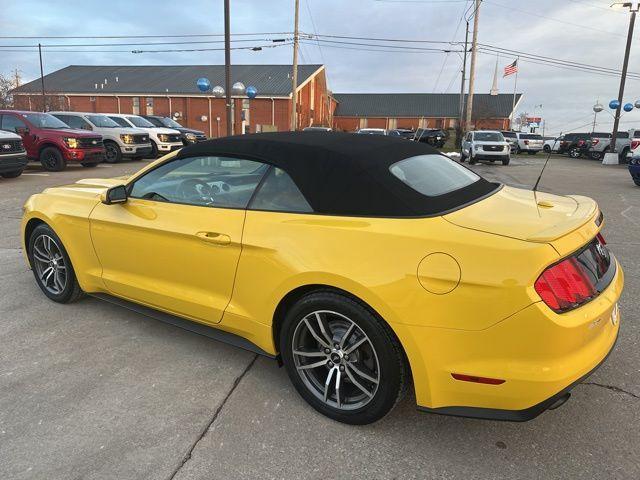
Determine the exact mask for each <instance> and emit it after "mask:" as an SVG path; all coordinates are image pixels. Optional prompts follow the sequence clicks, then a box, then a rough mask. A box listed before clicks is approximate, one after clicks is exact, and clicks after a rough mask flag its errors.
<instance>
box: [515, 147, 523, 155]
mask: <svg viewBox="0 0 640 480" xmlns="http://www.w3.org/2000/svg"><path fill="white" fill-rule="evenodd" d="M521 153H522V149H521V148H520V147H516V154H517V155H520V154H521Z"/></svg>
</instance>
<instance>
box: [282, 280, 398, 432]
mask: <svg viewBox="0 0 640 480" xmlns="http://www.w3.org/2000/svg"><path fill="white" fill-rule="evenodd" d="M281 331H282V334H281V336H280V352H281V355H282V359H283V362H284V365H285V367H286V369H287V373H288V374H289V377H290V379H291V381H292V383H293V385H294V386H295V388H296V390H297V391H298V393H299V394H300V395H301V396H302V397H303V398H304V399H305V400H306V401H307V402H308V403H309V404H310V405H311V406H312V407H313V408H315V409H316V410H317V411H319V412H320V413H322V414H323V415H326V416H328V417H329V418H332V419H334V420H337V421H339V422H344V423H350V424H356V425H362V424H367V423H371V422H375V421H377V420H379V419H381V418H382V417H384V416H385V415H386V414H387V413H389V412H390V411H391V409H392V408H393V407H394V406H395V405H396V403H397V402H398V401H399V400H400V398H402V396H403V394H404V393H405V391H406V387H407V384H408V377H409V369H408V367H407V362H406V360H405V356H404V352H403V350H402V348H401V346H400V343H399V341H398V339H397V338H396V337H395V335H394V333H393V332H392V331H391V329H390V328H389V327H388V326H387V325H386V324H385V323H384V322H383V321H382V320H381V319H380V318H378V317H377V316H376V315H375V314H374V313H372V312H371V311H369V309H367V308H366V307H365V306H363V305H361V304H360V303H359V302H357V301H355V300H352V299H350V298H347V297H345V296H342V295H339V294H337V293H333V292H317V293H313V294H310V295H308V296H306V297H303V298H302V299H301V300H300V301H298V302H297V303H296V304H295V305H294V306H293V307H292V308H291V309H289V311H288V312H287V315H286V317H285V320H284V323H283V325H282V329H281Z"/></svg>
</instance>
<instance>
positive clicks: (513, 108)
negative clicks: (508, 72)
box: [509, 57, 520, 131]
mask: <svg viewBox="0 0 640 480" xmlns="http://www.w3.org/2000/svg"><path fill="white" fill-rule="evenodd" d="M519 63H520V57H518V58H517V59H516V81H515V82H514V83H513V105H512V107H511V125H509V126H510V127H511V131H513V116H514V115H515V110H516V92H517V91H518V72H519V71H520V65H518V64H519Z"/></svg>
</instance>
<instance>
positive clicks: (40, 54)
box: [38, 44, 47, 112]
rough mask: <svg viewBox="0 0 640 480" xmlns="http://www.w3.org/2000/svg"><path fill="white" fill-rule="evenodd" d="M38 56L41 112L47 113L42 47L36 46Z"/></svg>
mask: <svg viewBox="0 0 640 480" xmlns="http://www.w3.org/2000/svg"><path fill="white" fill-rule="evenodd" d="M38 55H39V56H40V83H41V85H42V111H43V112H46V111H47V97H46V95H45V94H44V68H43V67H42V45H40V44H38Z"/></svg>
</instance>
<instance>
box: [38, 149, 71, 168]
mask: <svg viewBox="0 0 640 480" xmlns="http://www.w3.org/2000/svg"><path fill="white" fill-rule="evenodd" d="M40 163H41V164H42V166H43V167H44V169H45V170H48V171H50V172H60V171H62V170H64V169H65V168H66V166H67V162H66V161H65V159H64V157H63V156H62V153H60V150H58V149H57V148H56V147H47V148H44V149H43V150H42V152H40Z"/></svg>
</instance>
